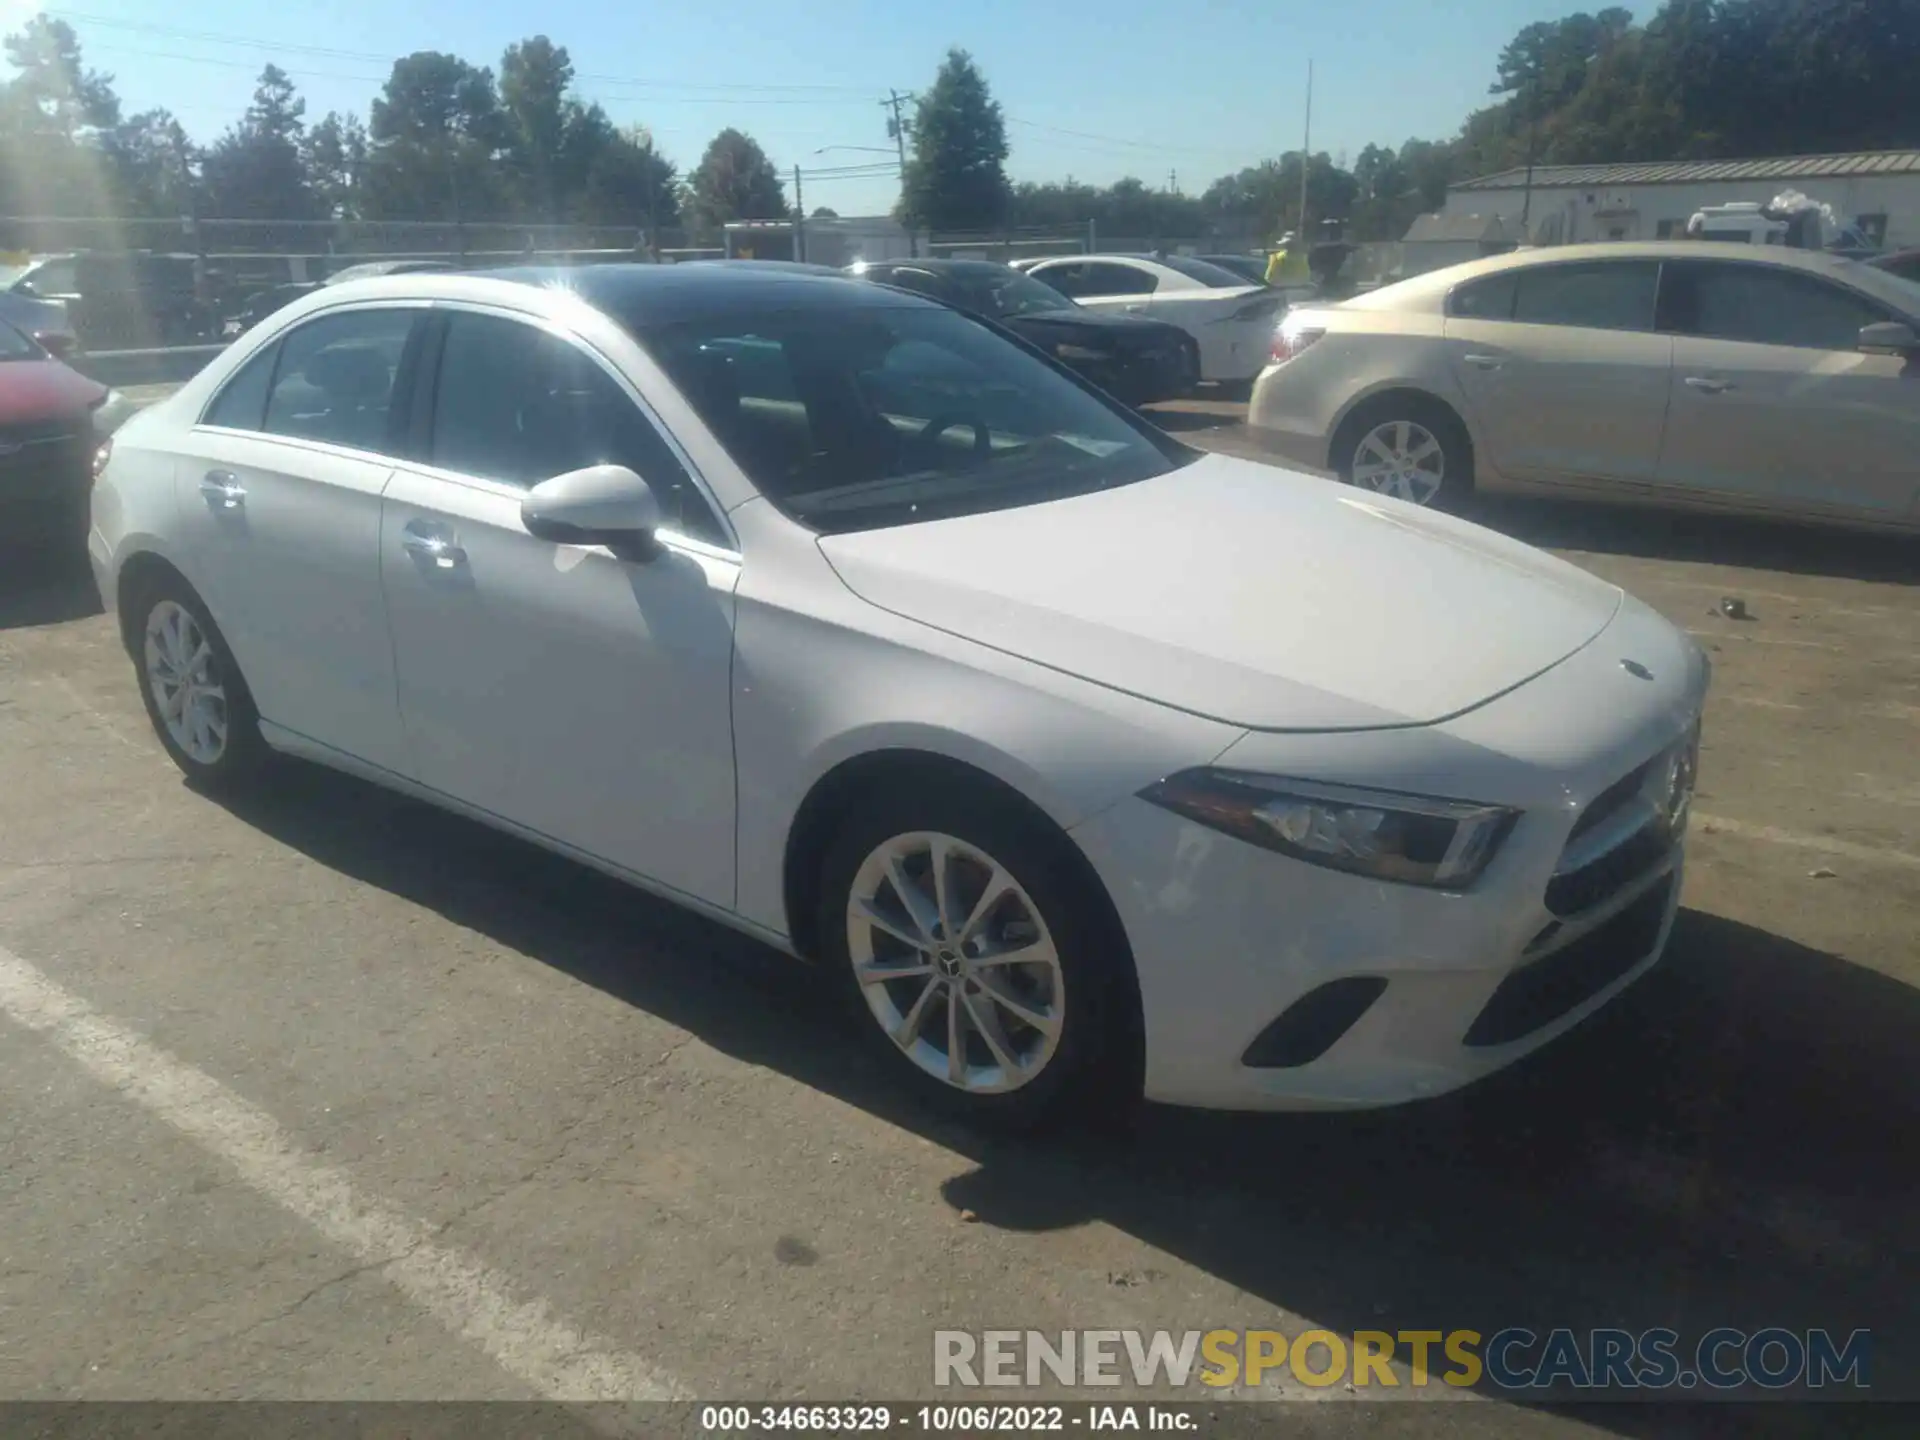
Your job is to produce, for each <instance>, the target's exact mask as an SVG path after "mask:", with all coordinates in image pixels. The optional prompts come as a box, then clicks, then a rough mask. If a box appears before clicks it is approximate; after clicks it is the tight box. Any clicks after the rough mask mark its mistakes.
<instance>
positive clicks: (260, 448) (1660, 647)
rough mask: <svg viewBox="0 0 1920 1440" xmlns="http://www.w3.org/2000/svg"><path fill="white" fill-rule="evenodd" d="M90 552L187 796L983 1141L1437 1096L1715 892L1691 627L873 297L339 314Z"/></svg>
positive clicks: (390, 299) (658, 300) (123, 441)
mask: <svg viewBox="0 0 1920 1440" xmlns="http://www.w3.org/2000/svg"><path fill="white" fill-rule="evenodd" d="M90 550H91V555H92V559H93V563H94V567H95V570H96V573H97V576H98V579H99V583H100V589H101V594H102V597H103V598H104V600H105V601H106V604H107V607H108V610H109V612H110V613H112V614H114V615H117V617H118V619H119V624H120V627H121V632H122V634H123V636H124V638H125V642H126V646H127V649H128V651H129V652H130V654H131V656H132V660H133V666H134V671H135V674H136V676H137V677H138V682H139V686H140V690H141V694H142V696H143V698H144V700H145V703H146V707H147V710H148V713H149V714H150V716H151V718H152V720H153V726H154V729H155V731H156V733H157V734H158V736H159V739H160V743H161V744H162V745H164V746H165V747H166V750H167V752H168V753H169V754H170V755H171V756H172V758H173V759H174V761H175V762H176V763H177V764H178V765H179V767H180V768H181V769H182V770H183V771H185V772H186V774H187V775H188V776H189V777H191V778H192V779H193V780H194V781H195V782H198V783H199V784H201V785H204V786H209V787H213V786H237V785H242V784H245V783H247V782H248V781H250V780H253V779H254V778H256V776H257V775H258V774H259V772H260V769H261V767H262V764H263V762H265V761H266V760H267V759H268V757H269V755H270V754H271V752H284V753H287V754H291V755H295V756H300V757H304V758H306V759H308V760H314V761H319V762H321V763H323V764H326V765H331V766H336V767H338V768H340V769H342V770H346V771H349V772H352V773H354V774H357V775H361V776H364V777H366V778H368V779H371V780H374V781H376V782H378V783H380V784H384V785H390V786H393V787H396V788H398V789H401V790H403V791H406V792H408V793H411V794H413V795H415V796H418V797H420V798H423V799H425V800H428V801H430V802H432V803H434V804H438V805H444V806H447V807H449V808H452V809H455V810H457V811H460V812H462V813H464V814H466V815H469V816H472V817H474V818H476V819H479V820H481V821H483V822H485V823H487V824H491V825H496V826H499V827H501V828H503V829H506V830H508V831H511V832H513V833H514V834H517V835H520V836H523V837H526V838H527V839H530V840H532V841H534V842H536V843H539V844H542V845H546V846H549V847H551V848H553V849H555V850H558V851H561V852H563V853H565V854H568V855H571V856H574V857H577V858H578V859H580V860H582V861H584V862H586V863H589V864H592V865H595V866H598V867H600V868H601V869H603V870H606V871H609V872H611V873H612V874H614V875H617V876H620V877H623V878H625V879H627V880H629V881H631V882H633V883H634V884H637V885H642V886H645V887H647V888H649V889H652V890H655V891H657V892H659V893H660V894H662V895H665V896H668V897H671V898H672V899H674V900H677V901H680V902H682V903H684V904H686V905H689V906H692V907H694V908H696V909H698V910H700V911H703V912H705V913H706V914H708V915H710V916H712V917H714V918H716V919H718V920H721V921H724V922H725V923H727V924H730V925H733V926H737V927H738V928H740V929H742V930H744V931H747V932H749V933H750V934H753V935H756V936H758V937H760V938H762V939H763V940H765V941H767V942H769V943H771V944H773V945H776V946H780V947H782V948H785V949H788V950H791V951H792V952H794V953H795V954H796V955H798V956H801V957H803V958H805V959H807V960H809V961H811V962H812V963H813V964H814V965H815V966H816V967H817V968H818V970H819V971H820V973H821V974H822V976H823V977H824V978H825V979H827V980H828V981H830V982H831V983H833V984H836V985H838V986H841V987H842V988H843V989H844V992H845V994H846V996H847V998H848V1000H849V1002H850V1004H851V1007H852V1009H853V1013H854V1016H855V1019H856V1022H857V1023H858V1024H859V1025H860V1026H861V1027H862V1028H863V1029H864V1031H865V1032H866V1033H867V1034H868V1035H869V1037H870V1039H871V1042H872V1043H873V1044H874V1046H875V1047H876V1049H877V1050H878V1052H879V1053H880V1054H881V1055H883V1056H884V1057H886V1058H885V1061H884V1063H887V1064H891V1065H894V1066H895V1067H896V1068H897V1069H898V1072H899V1080H900V1083H901V1084H903V1085H915V1086H918V1087H920V1088H921V1089H922V1090H923V1091H924V1092H925V1093H926V1095H927V1096H929V1097H932V1098H935V1099H939V1100H944V1101H946V1102H948V1103H950V1104H952V1105H954V1106H957V1107H958V1108H960V1109H961V1110H962V1111H964V1112H966V1113H969V1114H972V1115H974V1116H977V1117H981V1118H992V1119H998V1120H1005V1121H1008V1122H1013V1123H1020V1124H1025V1123H1031V1122H1034V1121H1037V1120H1041V1119H1048V1118H1054V1117H1057V1116H1059V1115H1061V1114H1062V1113H1065V1112H1068V1111H1070V1110H1071V1109H1073V1108H1074V1107H1076V1106H1079V1107H1084V1106H1087V1105H1090V1104H1091V1105H1101V1106H1111V1105H1113V1104H1115V1103H1117V1102H1118V1101H1120V1100H1121V1099H1123V1098H1125V1097H1128V1096H1131V1095H1134V1094H1138V1093H1141V1092H1144V1094H1145V1095H1147V1096H1148V1097H1151V1098H1154V1099H1158V1100H1164V1101H1170V1102H1176V1103H1182V1104H1190V1105H1203V1106H1217V1107H1232V1108H1303V1107H1345V1106H1370V1105H1379V1104H1385V1103H1391V1102H1396V1101H1403V1100H1408V1099H1412V1098H1415V1097H1419V1096H1425V1095H1432V1094H1436V1093H1438V1092H1441V1091H1444V1090H1447V1089H1449V1088H1451V1087H1454V1086H1457V1085H1460V1084H1462V1083H1464V1082H1466V1081H1469V1080H1471V1079H1473V1078H1474V1077H1476V1076H1479V1075H1482V1074H1484V1073H1486V1072H1488V1071H1491V1070H1493V1069H1496V1068H1497V1067H1499V1066H1501V1065H1503V1064H1505V1063H1507V1062H1508V1061H1511V1060H1513V1059H1514V1058H1515V1057H1517V1056H1519V1055H1521V1054H1523V1053H1525V1052H1527V1051H1529V1050H1531V1049H1533V1048H1534V1047H1536V1046H1538V1045H1540V1044H1542V1043H1543V1042H1545V1041H1547V1040H1549V1039H1550V1038H1552V1037H1553V1036H1555V1035H1556V1034H1558V1033H1560V1032H1561V1031H1564V1030H1565V1029H1567V1028H1568V1027H1569V1026H1571V1025H1573V1024H1575V1023H1576V1022H1578V1021H1579V1020H1580V1019H1581V1018H1582V1017H1583V1016H1584V1015H1586V1014H1587V1013H1589V1012H1591V1011H1592V1010H1594V1009H1595V1008H1597V1007H1598V1006H1600V1005H1603V1004H1604V1003H1606V1002H1607V1001H1608V1000H1609V999H1610V998H1612V997H1613V996H1614V995H1616V994H1617V993H1619V992H1620V991H1621V989H1622V988H1623V987H1625V986H1626V985H1628V984H1629V983H1631V982H1632V980H1633V979H1634V978H1635V977H1636V976H1638V975H1639V974H1640V973H1642V972H1643V971H1644V970H1646V969H1647V968H1648V967H1649V966H1651V965H1652V964H1653V963H1654V962H1655V960H1656V959H1657V957H1658V956H1659V954H1660V951H1661V948H1662V946H1663V945H1664V944H1665V941H1666V936H1667V932H1668V929H1669V926H1670V925H1671V923H1672V917H1673V914H1674V909H1675V905H1676V904H1677V901H1678V897H1679V893H1680V883H1681V863H1682V848H1683V847H1682V841H1683V836H1684V831H1685V826H1686V818H1687V810H1688V802H1689V799H1690V797H1691V794H1692V788H1693V776H1694V769H1695V757H1696V754H1697V747H1698V737H1699V718H1700V711H1701V705H1702V701H1703V697H1704V693H1705V690H1706V685H1707V665H1706V661H1705V657H1704V656H1703V655H1702V654H1701V653H1700V651H1699V649H1698V647H1696V646H1695V645H1694V644H1693V643H1692V642H1691V641H1689V640H1688V639H1686V638H1685V637H1684V636H1683V635H1681V634H1680V632H1678V631H1677V630H1675V629H1674V628H1673V627H1672V626H1670V625H1668V624H1667V623H1666V622H1664V621H1663V620H1661V619H1659V618H1658V617H1657V616H1655V615H1654V614H1653V613H1652V612H1651V611H1650V610H1648V609H1647V608H1646V607H1644V606H1642V605H1641V604H1639V603H1638V602H1636V601H1634V600H1632V599H1630V598H1628V597H1627V596H1625V595H1623V594H1622V593H1621V592H1620V591H1619V590H1618V589H1616V588H1614V587H1613V586H1611V585H1608V584H1605V583H1603V582H1602V581H1600V580H1597V579H1595V578H1593V577H1592V576H1590V575H1587V574H1585V573H1583V572H1582V571H1579V570H1576V569H1574V568H1573V567H1571V566H1569V565H1565V564H1563V563H1561V562H1560V561H1558V560H1555V559H1552V558H1551V557H1549V556H1546V555H1544V554H1541V553H1539V552H1537V551H1534V550H1531V549H1528V548H1527V547H1525V546H1523V545H1520V544H1517V543H1515V542H1513V541H1511V540H1507V539H1504V538H1502V537H1500V536H1498V535H1495V534H1493V533H1490V532H1488V531H1486V530H1482V529H1478V528H1476V527H1474V526H1472V525H1468V524H1465V523H1463V522H1461V521H1458V520H1455V519H1453V518H1450V517H1448V516H1445V515H1440V514H1435V513H1432V512H1430V511H1427V510H1424V509H1421V508H1419V507H1417V506H1413V505H1408V504H1403V503H1400V502H1398V501H1395V500H1392V499H1389V498H1385V497H1381V496H1373V495H1365V494H1361V493H1358V492H1355V491H1353V490H1348V489H1342V488H1338V487H1333V486H1328V485H1326V484H1325V483H1324V482H1321V481H1319V480H1316V479H1313V478H1311V477H1308V476H1305V475H1296V474H1293V473H1290V472H1287V471H1284V470H1276V469H1273V468H1270V467H1267V466H1261V465H1254V464H1249V463H1247V462H1244V461H1240V460H1233V459H1227V458H1224V457H1221V456H1214V455H1202V454H1200V453H1198V452H1196V451H1194V450H1191V449H1188V448H1187V447H1185V446H1184V445H1182V444H1180V443H1178V442H1176V441H1174V440H1173V439H1171V438H1169V437H1168V436H1166V435H1163V434H1161V433H1160V432H1158V431H1157V430H1155V429H1154V428H1153V427H1152V426H1151V425H1149V424H1148V423H1147V422H1145V421H1143V420H1141V419H1140V418H1139V417H1137V416H1134V415H1131V414H1129V413H1128V412H1126V411H1125V410H1123V409H1121V408H1119V407H1117V406H1116V405H1115V404H1114V403H1112V402H1109V401H1108V400H1106V399H1105V398H1104V397H1102V396H1101V395H1100V394H1099V393H1098V392H1096V391H1093V390H1091V389H1089V388H1087V387H1086V386H1085V385H1084V384H1083V383H1082V382H1080V381H1079V380H1077V379H1076V378H1075V377H1074V376H1073V375H1072V374H1071V373H1070V372H1068V371H1067V370H1065V369H1063V368H1062V367H1060V366H1059V365H1057V364H1056V363H1055V362H1054V361H1052V360H1051V359H1048V358H1046V357H1044V356H1043V355H1041V354H1040V353H1039V352H1038V351H1035V350H1031V349H1028V348H1026V347H1025V346H1024V345H1023V344H1021V343H1020V342H1017V341H1014V340H1011V339H1009V338H1007V337H1006V336H1005V335H1004V334H1003V333H1001V332H999V331H996V330H995V329H994V328H993V327H992V326H991V325H989V324H988V323H986V322H983V321H980V320H978V319H975V318H972V317H969V316H967V315H965V314H962V313H960V312H958V311H954V310H950V309H947V308H945V307H943V306H940V305H938V304H935V303H932V302H930V301H927V300H924V299H921V298H919V297H916V296H913V295H909V294H905V293H902V292H900V291H896V290H891V289H888V288H885V287H882V286H875V285H862V284H858V283H855V282H852V281H848V280H845V279H839V278H835V277H831V276H817V275H812V274H805V273H786V274H782V273H779V271H778V270H777V269H775V268H772V267H747V268H734V267H731V266H729V265H726V264H710V265H685V266H608V267H605V268H590V269H581V270H578V271H573V272H541V271H524V272H509V273H502V274H499V275H493V276H482V275H430V274H422V275H406V276H400V277H394V278H387V279H379V280H370V281H365V282H356V283H352V284H344V285H340V286H330V287H327V288H325V289H323V290H320V291H317V292H315V293H314V294H312V295H310V296H308V297H306V298H304V299H302V300H300V301H297V302H296V303H295V304H293V305H291V306H289V307H288V308H286V309H284V310H282V311H280V312H279V313H277V314H275V315H274V316H272V317H271V318H270V319H269V320H267V321H266V322H264V323H263V324H262V325H260V326H259V327H257V328H256V329H254V330H253V331H251V332H250V333H248V334H247V335H246V336H244V337H243V338H242V339H241V340H239V341H238V342H237V343H236V344H235V345H234V346H233V347H232V348H231V349H230V350H229V351H227V352H226V353H225V354H223V355H222V356H221V357H220V358H219V359H217V360H216V361H215V362H214V363H213V364H212V365H211V366H210V367H209V368H208V369H207V370H206V371H205V372H204V373H202V374H201V375H200V376H198V377H197V378H196V379H195V380H193V381H192V382H191V383H189V384H188V385H187V386H186V387H185V388H184V389H182V390H181V391H180V392H179V393H178V394H176V395H175V396H173V397H172V398H171V399H169V400H167V401H165V402H163V403H161V404H159V405H157V406H155V407H154V408H152V409H150V410H148V411H146V412H144V413H143V414H141V415H139V416H138V417H136V418H135V419H134V420H133V421H132V422H131V423H129V424H128V425H127V426H126V427H125V428H124V429H122V430H121V431H120V432H119V434H118V435H117V436H116V438H115V439H114V440H113V442H112V445H111V450H110V452H108V453H107V454H106V455H104V456H103V468H101V470H100V473H99V476H98V480H97V482H96V487H95V492H94V499H93V528H92V534H91V536H90ZM1409 596H1413V597H1417V598H1414V599H1411V600H1410V599H1409V598H1408V597H1409ZM823 1043H827V1041H826V1039H825V1037H823Z"/></svg>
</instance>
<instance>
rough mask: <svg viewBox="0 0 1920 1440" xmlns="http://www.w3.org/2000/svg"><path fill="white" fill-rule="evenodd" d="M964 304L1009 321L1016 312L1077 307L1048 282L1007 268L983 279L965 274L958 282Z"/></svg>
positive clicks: (1040, 311) (1026, 312) (984, 313)
mask: <svg viewBox="0 0 1920 1440" xmlns="http://www.w3.org/2000/svg"><path fill="white" fill-rule="evenodd" d="M961 288H962V291H963V293H964V294H965V295H966V298H967V304H969V305H970V306H972V307H973V308H974V309H975V310H978V311H979V312H980V313H981V314H982V315H990V316H992V317H993V318H994V319H995V320H1010V319H1012V318H1013V317H1014V316H1016V315H1038V314H1041V313H1043V312H1045V311H1048V310H1073V309H1077V308H1078V307H1077V306H1076V305H1075V304H1074V302H1073V301H1072V300H1070V299H1068V298H1067V297H1066V296H1065V295H1062V294H1061V293H1060V292H1059V291H1058V290H1056V289H1054V288H1053V287H1052V286H1051V285H1043V284H1041V283H1040V282H1039V281H1038V280H1035V279H1033V278H1032V277H1031V276H1028V275H1022V274H1021V273H1020V272H1019V271H1017V270H1009V271H1008V272H1007V273H1006V274H1005V275H1004V276H1000V275H995V276H992V277H986V278H976V277H973V276H968V277H967V278H966V279H965V280H964V281H963V282H962V287H961Z"/></svg>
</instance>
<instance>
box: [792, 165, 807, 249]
mask: <svg viewBox="0 0 1920 1440" xmlns="http://www.w3.org/2000/svg"><path fill="white" fill-rule="evenodd" d="M793 258H794V259H795V260H796V261H798V262H799V263H800V264H802V265H804V264H805V263H806V260H807V202H806V199H805V197H803V196H802V195H801V194H800V167H799V166H798V165H796V166H794V167H793Z"/></svg>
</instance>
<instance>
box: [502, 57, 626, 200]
mask: <svg viewBox="0 0 1920 1440" xmlns="http://www.w3.org/2000/svg"><path fill="white" fill-rule="evenodd" d="M572 85H573V61H572V59H571V58H570V57H569V56H568V55H567V52H566V49H565V47H564V46H559V45H555V44H554V43H553V42H552V41H551V40H549V39H548V38H547V37H546V36H544V35H535V36H534V37H532V38H531V39H529V40H522V41H520V42H519V43H518V44H514V45H509V46H508V47H507V53H506V54H505V55H504V56H502V57H501V60H500V110H501V116H502V119H503V121H504V125H503V128H502V141H503V149H504V151H505V157H506V162H507V166H508V168H509V170H510V171H511V172H512V175H513V177H514V181H515V184H516V187H517V189H518V190H519V194H520V199H521V201H522V208H523V209H528V210H532V211H533V212H535V213H536V214H542V215H544V216H545V217H546V218H548V219H556V218H558V216H559V214H560V211H561V206H562V202H563V199H564V193H565V189H566V186H565V183H564V182H565V179H566V178H568V177H566V176H564V174H563V171H564V169H565V168H566V160H567V158H568V157H567V155H566V154H565V152H566V151H567V150H568V149H571V150H572V151H573V152H574V155H573V158H575V159H576V161H578V160H581V159H583V158H584V159H587V163H589V164H590V163H591V161H590V158H587V152H588V151H590V150H591V148H592V139H591V138H589V139H587V140H585V141H584V142H583V141H582V139H581V137H580V136H579V135H578V134H575V135H572V136H570V135H569V131H570V130H572V131H577V130H578V128H579V127H580V126H581V125H582V123H583V122H584V123H585V124H586V125H588V126H589V127H590V128H598V127H597V126H595V122H594V121H593V120H592V119H591V118H589V117H587V116H586V115H585V113H584V112H583V111H582V110H581V108H580V107H579V106H577V105H573V104H571V103H570V102H569V100H568V95H567V92H568V90H569V89H570V88H571V87H572ZM598 118H599V125H600V126H604V125H605V120H606V117H605V116H604V115H601V116H599V117H598ZM605 128H606V129H609V130H610V129H611V127H610V126H606V127H605ZM570 139H571V141H572V144H571V145H569V140H570ZM575 168H576V169H577V170H579V171H580V172H581V173H582V174H583V173H584V169H585V166H584V165H578V164H576V167H575Z"/></svg>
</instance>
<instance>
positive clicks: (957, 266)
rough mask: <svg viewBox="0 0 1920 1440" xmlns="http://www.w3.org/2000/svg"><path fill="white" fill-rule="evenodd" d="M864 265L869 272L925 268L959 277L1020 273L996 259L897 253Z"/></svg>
mask: <svg viewBox="0 0 1920 1440" xmlns="http://www.w3.org/2000/svg"><path fill="white" fill-rule="evenodd" d="M866 267H867V273H869V274H871V273H872V272H873V271H875V270H925V271H926V272H927V273H928V274H930V275H952V276H955V277H957V278H961V279H964V278H965V277H967V276H969V275H978V276H991V277H993V278H994V279H999V280H1005V279H1007V278H1009V277H1011V276H1013V275H1017V274H1019V273H1020V272H1019V271H1017V270H1015V269H1014V268H1013V267H1012V266H1010V265H1002V264H1001V263H1000V262H999V261H998V260H950V259H944V258H942V259H934V258H932V257H928V258H926V259H908V260H902V259H901V258H900V257H899V256H897V255H896V256H895V257H894V258H893V259H891V260H869V261H867V262H866Z"/></svg>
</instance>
